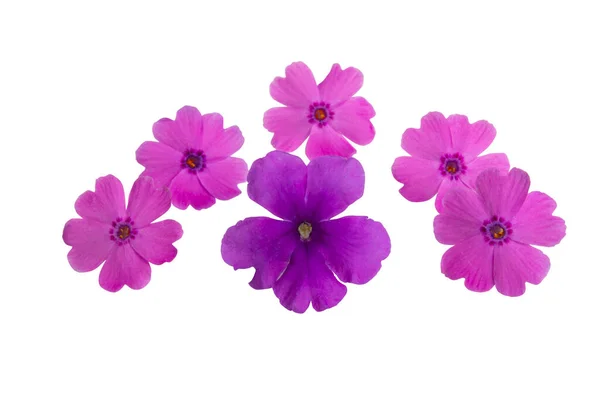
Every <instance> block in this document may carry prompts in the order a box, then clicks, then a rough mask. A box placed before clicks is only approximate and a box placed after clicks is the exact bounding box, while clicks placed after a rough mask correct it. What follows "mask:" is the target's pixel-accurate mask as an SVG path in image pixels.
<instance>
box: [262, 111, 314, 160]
mask: <svg viewBox="0 0 600 395" xmlns="http://www.w3.org/2000/svg"><path fill="white" fill-rule="evenodd" d="M307 111H308V110H304V109H298V108H291V107H276V108H271V109H270V110H268V111H267V112H265V115H264V118H263V125H264V127H265V129H267V130H268V131H269V132H272V133H273V139H272V140H271V144H272V145H273V147H274V148H275V149H278V150H281V151H286V152H292V151H295V150H296V149H297V148H298V147H300V146H301V145H302V143H303V142H304V140H306V138H307V137H308V135H309V134H310V130H311V128H312V125H311V124H310V123H309V122H308V120H307V118H306V113H307Z"/></svg>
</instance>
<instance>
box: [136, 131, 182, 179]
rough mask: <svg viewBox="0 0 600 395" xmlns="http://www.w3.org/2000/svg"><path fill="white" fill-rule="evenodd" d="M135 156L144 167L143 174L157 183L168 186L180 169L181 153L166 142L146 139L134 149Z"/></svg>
mask: <svg viewBox="0 0 600 395" xmlns="http://www.w3.org/2000/svg"><path fill="white" fill-rule="evenodd" d="M135 157H136V159H137V161H138V163H139V164H140V165H142V166H144V167H145V168H146V170H144V172H143V174H142V175H143V176H148V177H152V178H154V181H156V183H157V185H162V186H168V185H169V184H170V183H171V181H173V178H175V176H176V175H177V173H179V172H180V171H181V163H180V162H181V159H182V157H183V154H182V153H181V152H178V151H176V150H175V149H173V148H171V147H169V146H168V145H166V144H163V143H157V142H156V141H146V142H144V143H142V145H140V147H139V148H138V149H137V151H135Z"/></svg>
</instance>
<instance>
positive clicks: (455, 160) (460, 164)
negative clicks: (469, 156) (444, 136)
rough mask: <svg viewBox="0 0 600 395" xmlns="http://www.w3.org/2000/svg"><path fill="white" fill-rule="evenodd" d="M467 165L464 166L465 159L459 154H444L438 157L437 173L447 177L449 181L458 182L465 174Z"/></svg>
mask: <svg viewBox="0 0 600 395" xmlns="http://www.w3.org/2000/svg"><path fill="white" fill-rule="evenodd" d="M466 170H467V165H465V159H464V158H463V156H462V155H461V154H459V153H458V152H457V153H454V154H444V155H442V156H441V157H440V167H439V171H440V173H441V174H442V176H444V177H448V178H450V179H451V180H458V177H459V176H460V175H461V174H465V173H466Z"/></svg>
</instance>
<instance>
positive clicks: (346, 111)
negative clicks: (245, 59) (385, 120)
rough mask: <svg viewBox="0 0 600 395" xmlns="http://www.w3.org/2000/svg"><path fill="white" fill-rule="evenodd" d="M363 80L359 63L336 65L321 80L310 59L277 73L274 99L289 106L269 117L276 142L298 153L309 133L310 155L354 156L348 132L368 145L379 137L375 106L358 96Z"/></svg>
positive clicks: (268, 125) (267, 125) (266, 123)
mask: <svg viewBox="0 0 600 395" xmlns="http://www.w3.org/2000/svg"><path fill="white" fill-rule="evenodd" d="M362 84H363V75H362V73H361V72H360V70H358V69H355V68H354V67H348V68H347V69H344V70H342V68H341V67H340V65H339V64H334V65H333V67H332V68H331V71H330V72H329V74H328V75H327V77H326V78H325V80H323V82H321V83H320V84H319V85H317V83H316V81H315V77H314V76H313V74H312V72H311V71H310V69H309V68H308V66H306V65H305V64H304V63H302V62H295V63H292V64H291V65H289V66H288V67H287V68H286V69H285V78H282V77H277V78H275V80H274V81H273V82H272V83H271V86H270V92H271V96H272V97H273V99H275V100H277V101H278V102H279V103H281V104H283V105H285V106H287V107H276V108H271V109H270V110H268V111H267V112H266V113H265V116H264V126H265V128H266V129H267V130H269V131H270V132H272V133H273V134H274V135H273V139H272V140H271V144H272V145H273V147H275V149H278V150H280V151H286V152H292V151H295V150H296V149H297V148H298V147H299V146H300V145H301V144H302V143H303V142H304V140H306V138H307V137H308V143H307V144H306V155H307V156H308V158H309V159H314V158H316V157H318V156H326V155H332V156H343V157H346V158H348V157H351V156H352V155H354V154H355V153H356V150H355V149H354V147H352V145H350V143H348V141H346V138H345V137H347V138H348V139H350V140H351V141H353V142H354V143H356V144H359V145H367V144H369V143H370V142H371V141H372V140H373V138H374V137H375V129H374V128H373V125H372V124H371V121H370V119H371V118H373V117H374V116H375V110H373V107H372V106H371V105H370V104H369V102H368V101H366V100H365V99H364V98H362V97H353V96H354V94H356V92H358V90H359V89H360V88H361V87H362ZM344 136H345V137H344Z"/></svg>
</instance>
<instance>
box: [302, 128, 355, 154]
mask: <svg viewBox="0 0 600 395" xmlns="http://www.w3.org/2000/svg"><path fill="white" fill-rule="evenodd" d="M355 153H356V150H355V149H354V147H353V146H352V145H350V143H349V142H348V141H346V139H345V138H344V136H342V134H341V133H339V132H337V131H335V130H333V129H332V128H331V126H329V125H327V126H324V127H322V128H321V127H318V126H313V128H312V131H311V134H310V136H309V137H308V142H307V143H306V156H307V157H308V159H310V160H313V159H315V158H318V157H320V156H341V157H344V158H350V157H351V156H352V155H354V154H355Z"/></svg>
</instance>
